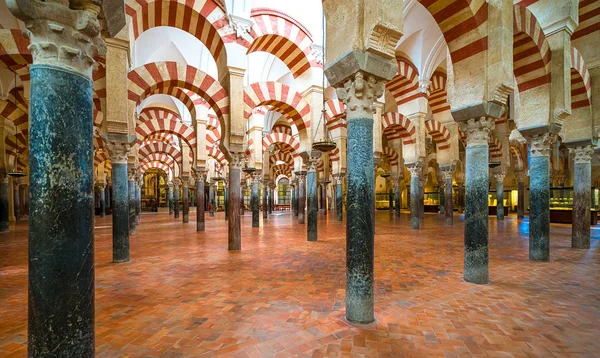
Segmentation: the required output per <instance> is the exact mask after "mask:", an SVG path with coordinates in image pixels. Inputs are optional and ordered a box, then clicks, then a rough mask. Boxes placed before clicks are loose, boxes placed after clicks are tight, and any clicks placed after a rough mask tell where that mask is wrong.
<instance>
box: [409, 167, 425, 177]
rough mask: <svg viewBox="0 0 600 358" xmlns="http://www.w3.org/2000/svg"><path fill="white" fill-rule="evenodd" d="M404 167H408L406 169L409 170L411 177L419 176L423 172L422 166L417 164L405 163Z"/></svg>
mask: <svg viewBox="0 0 600 358" xmlns="http://www.w3.org/2000/svg"><path fill="white" fill-rule="evenodd" d="M406 169H408V171H409V172H410V177H411V178H420V177H421V174H422V173H423V168H422V167H421V166H419V165H410V166H408V165H407V166H406Z"/></svg>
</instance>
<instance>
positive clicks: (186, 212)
mask: <svg viewBox="0 0 600 358" xmlns="http://www.w3.org/2000/svg"><path fill="white" fill-rule="evenodd" d="M188 183H189V178H187V177H184V178H182V181H181V186H182V194H181V195H182V196H183V198H182V201H183V220H182V221H183V223H184V224H185V223H189V222H190V193H189V188H188V185H189V184H188Z"/></svg>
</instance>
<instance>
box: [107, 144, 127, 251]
mask: <svg viewBox="0 0 600 358" xmlns="http://www.w3.org/2000/svg"><path fill="white" fill-rule="evenodd" d="M108 150H109V153H110V160H111V162H112V200H111V204H112V208H111V209H112V232H113V262H115V263H118V262H128V261H129V184H128V177H127V156H128V154H129V145H126V144H123V143H118V142H115V143H109V144H108Z"/></svg>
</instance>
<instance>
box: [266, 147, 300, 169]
mask: <svg viewBox="0 0 600 358" xmlns="http://www.w3.org/2000/svg"><path fill="white" fill-rule="evenodd" d="M279 161H281V162H284V163H286V164H287V165H288V166H289V167H290V168H293V167H294V157H293V156H292V154H291V153H289V152H285V151H281V150H278V151H276V152H275V153H273V154H271V156H270V157H269V163H271V165H275V163H277V162H279Z"/></svg>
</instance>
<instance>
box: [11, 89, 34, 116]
mask: <svg viewBox="0 0 600 358" xmlns="http://www.w3.org/2000/svg"><path fill="white" fill-rule="evenodd" d="M8 101H9V102H12V103H13V104H14V105H15V106H17V107H18V108H19V109H20V110H22V111H23V112H25V113H29V103H27V101H26V100H25V93H24V90H23V87H13V89H11V90H10V92H9V93H8Z"/></svg>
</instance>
